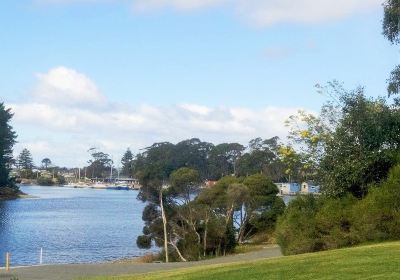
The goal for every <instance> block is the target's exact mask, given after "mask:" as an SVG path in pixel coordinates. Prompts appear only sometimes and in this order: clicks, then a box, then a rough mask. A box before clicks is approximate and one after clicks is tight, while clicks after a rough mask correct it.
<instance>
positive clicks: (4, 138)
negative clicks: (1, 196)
mask: <svg viewBox="0 0 400 280" xmlns="http://www.w3.org/2000/svg"><path fill="white" fill-rule="evenodd" d="M12 117H13V114H12V113H11V110H10V109H6V108H5V106H4V103H0V188H1V187H12V188H15V184H14V183H13V182H12V180H10V177H9V174H10V169H11V165H12V163H13V156H12V152H13V146H14V144H15V142H16V138H17V135H16V133H15V132H14V131H13V128H12V126H11V125H10V121H11V119H12Z"/></svg>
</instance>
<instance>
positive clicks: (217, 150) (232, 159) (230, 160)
mask: <svg viewBox="0 0 400 280" xmlns="http://www.w3.org/2000/svg"><path fill="white" fill-rule="evenodd" d="M243 150H244V147H243V146H242V145H241V144H238V143H222V144H219V145H216V146H214V147H212V148H211V151H210V153H209V157H208V165H209V167H208V170H209V171H208V178H207V179H213V180H218V179H220V178H221V177H223V176H227V175H231V174H235V173H236V164H237V160H238V158H239V157H240V156H241V154H242V152H243Z"/></svg>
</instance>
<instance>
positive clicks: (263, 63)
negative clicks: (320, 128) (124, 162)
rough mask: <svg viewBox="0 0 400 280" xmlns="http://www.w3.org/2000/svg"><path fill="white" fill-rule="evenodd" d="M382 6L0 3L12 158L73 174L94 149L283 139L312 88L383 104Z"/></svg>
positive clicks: (80, 0)
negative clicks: (26, 153) (47, 160)
mask: <svg viewBox="0 0 400 280" xmlns="http://www.w3.org/2000/svg"><path fill="white" fill-rule="evenodd" d="M321 3H322V4H321ZM380 3H381V1H378V0H365V1H360V0H346V1H344V0H337V1H333V0H322V1H311V0H299V1H298V2H296V4H294V3H293V1H289V0H281V1H276V0H264V1H260V0H248V1H244V0H203V1H199V0H186V1H183V0H147V2H146V1H144V0H136V1H135V0H120V1H119V0H24V1H12V0H4V1H1V2H0V26H1V27H0V37H1V38H3V40H2V43H1V44H0V60H1V64H0V75H1V77H2V82H1V83H0V96H1V99H2V100H3V101H5V102H6V104H7V105H9V106H10V107H12V108H13V110H14V112H15V120H14V126H15V128H16V130H17V132H18V134H19V139H18V140H19V144H18V145H17V147H16V152H18V151H19V150H20V149H21V148H22V147H28V148H30V149H31V150H32V153H33V154H34V156H35V160H36V161H39V160H40V159H41V158H42V157H44V156H48V157H51V158H53V161H55V162H56V163H57V164H60V165H69V166H74V165H82V164H83V163H84V162H85V160H86V158H87V154H86V153H85V152H86V150H87V148H89V147H91V146H96V147H99V148H101V149H103V150H105V151H106V152H109V153H111V154H115V157H116V158H118V157H120V154H121V153H122V151H123V150H124V149H126V147H131V148H132V149H133V150H134V151H137V150H138V149H140V148H142V147H145V146H146V145H149V144H151V143H152V142H154V141H163V140H168V141H172V142H176V141H179V140H182V139H185V138H188V137H200V138H202V139H204V140H206V141H213V142H216V143H218V142H222V141H239V142H241V143H246V142H247V141H248V140H249V139H251V138H252V137H256V136H262V137H272V136H274V135H279V136H281V137H284V133H285V132H284V131H285V128H284V126H283V119H284V118H286V117H287V116H289V115H290V114H291V113H293V112H295V111H296V110H297V109H300V108H303V109H306V110H310V111H317V110H318V108H319V107H320V106H321V104H322V103H323V102H324V100H325V99H324V98H323V97H321V96H319V95H317V94H316V93H315V89H314V85H315V84H316V83H320V84H324V83H326V82H327V81H331V80H333V79H337V80H339V81H341V82H343V83H344V84H345V86H346V87H347V88H354V87H355V86H358V85H362V86H365V88H366V91H367V93H368V94H369V95H373V96H377V95H385V94H386V92H385V90H386V79H387V77H388V74H389V72H390V71H391V69H392V68H393V67H394V65H395V64H396V63H397V62H398V61H399V60H398V49H397V48H396V47H394V46H391V45H390V44H389V42H387V41H386V40H385V38H384V37H383V36H382V35H381V21H382V7H381V5H380ZM296 5H300V6H298V7H293V6H296ZM77 85H78V86H77ZM79 85H80V86H79ZM60 147H63V149H61V148H60ZM65 147H69V149H70V150H72V151H74V153H76V154H73V155H72V154H71V153H65Z"/></svg>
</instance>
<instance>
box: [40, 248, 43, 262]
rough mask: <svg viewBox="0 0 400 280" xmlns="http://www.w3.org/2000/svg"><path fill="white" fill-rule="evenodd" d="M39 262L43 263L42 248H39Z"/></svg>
mask: <svg viewBox="0 0 400 280" xmlns="http://www.w3.org/2000/svg"><path fill="white" fill-rule="evenodd" d="M39 263H40V264H43V248H40V256H39Z"/></svg>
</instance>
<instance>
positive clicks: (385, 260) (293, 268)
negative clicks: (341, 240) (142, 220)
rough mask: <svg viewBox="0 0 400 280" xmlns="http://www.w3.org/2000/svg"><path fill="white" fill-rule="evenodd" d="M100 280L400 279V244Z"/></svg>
mask: <svg viewBox="0 0 400 280" xmlns="http://www.w3.org/2000/svg"><path fill="white" fill-rule="evenodd" d="M91 279H97V280H104V279H123V280H135V279H140V280H150V279H154V280H155V279H159V280H161V279H162V280H169V279H171V280H172V279H174V280H183V279H195V280H206V279H212V280H236V279H237V280H252V279H254V280H256V279H307V280H308V279H400V242H390V243H380V244H374V245H367V246H360V247H354V248H346V249H340V250H333V251H326V252H320V253H312V254H303V255H297V256H288V257H280V258H274V259H268V260H261V261H257V262H247V263H232V264H224V265H208V266H202V267H195V268H186V269H179V270H174V271H169V272H159V273H149V274H137V275H126V276H118V277H97V278H91Z"/></svg>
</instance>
